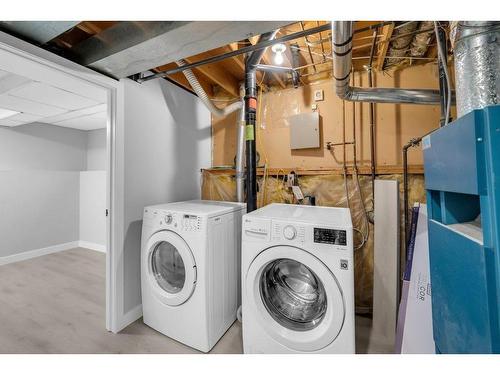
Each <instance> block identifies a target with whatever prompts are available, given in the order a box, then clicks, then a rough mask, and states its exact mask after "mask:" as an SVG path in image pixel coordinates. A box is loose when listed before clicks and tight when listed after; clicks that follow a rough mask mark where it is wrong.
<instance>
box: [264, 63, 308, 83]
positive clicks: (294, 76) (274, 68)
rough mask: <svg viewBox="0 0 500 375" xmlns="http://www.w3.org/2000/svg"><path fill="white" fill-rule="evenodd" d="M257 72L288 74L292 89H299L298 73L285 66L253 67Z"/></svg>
mask: <svg viewBox="0 0 500 375" xmlns="http://www.w3.org/2000/svg"><path fill="white" fill-rule="evenodd" d="M255 68H256V69H257V70H260V71H263V72H277V73H290V74H291V75H292V82H293V87H295V88H297V87H299V72H298V71H297V70H295V69H294V68H290V67H287V66H276V65H263V64H257V65H255Z"/></svg>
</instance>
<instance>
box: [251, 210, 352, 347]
mask: <svg viewBox="0 0 500 375" xmlns="http://www.w3.org/2000/svg"><path fill="white" fill-rule="evenodd" d="M352 233H353V232H352V221H351V215H350V212H349V210H348V209H346V208H334V207H317V206H316V207H314V206H302V205H288V204H270V205H268V206H266V207H263V208H261V209H259V210H256V211H253V212H251V213H248V214H246V215H244V216H243V226H242V306H243V348H244V352H245V353H344V354H349V353H354V352H355V338H354V272H353V268H354V267H353V266H354V262H353V260H354V259H353V242H352V241H353V235H352Z"/></svg>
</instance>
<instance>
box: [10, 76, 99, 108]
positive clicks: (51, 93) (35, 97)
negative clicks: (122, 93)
mask: <svg viewBox="0 0 500 375" xmlns="http://www.w3.org/2000/svg"><path fill="white" fill-rule="evenodd" d="M9 94H10V95H12V96H16V97H19V98H24V99H28V100H32V101H34V102H38V103H43V104H47V105H51V106H55V107H58V108H64V109H66V110H77V109H82V108H86V107H91V106H94V105H96V104H99V103H98V102H97V101H95V100H91V99H88V98H84V97H83V96H80V95H77V94H74V93H72V92H69V91H65V90H61V89H59V88H57V87H53V86H50V85H47V84H45V83H41V82H32V83H30V84H29V85H25V86H22V87H20V88H18V89H14V90H11V91H10V92H9Z"/></svg>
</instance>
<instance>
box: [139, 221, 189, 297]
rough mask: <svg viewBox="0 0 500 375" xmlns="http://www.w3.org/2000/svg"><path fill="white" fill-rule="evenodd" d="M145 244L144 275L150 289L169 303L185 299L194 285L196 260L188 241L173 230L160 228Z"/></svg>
mask: <svg viewBox="0 0 500 375" xmlns="http://www.w3.org/2000/svg"><path fill="white" fill-rule="evenodd" d="M146 246H147V248H148V255H147V262H148V272H147V279H148V281H149V285H150V287H151V288H152V290H153V292H154V293H155V294H156V296H157V297H158V298H159V299H160V300H161V301H162V302H163V303H165V304H167V305H170V306H178V305H181V304H183V303H184V302H186V301H187V300H188V299H189V297H191V295H192V294H193V291H194V288H195V286H196V263H195V260H194V257H193V254H192V252H191V250H190V248H189V246H188V245H187V243H186V242H185V241H184V240H183V239H182V237H181V236H179V235H178V234H176V233H174V232H171V231H160V232H156V233H155V234H153V235H152V236H151V237H150V239H149V241H148V243H147V245H146Z"/></svg>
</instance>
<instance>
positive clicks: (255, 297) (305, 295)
mask: <svg viewBox="0 0 500 375" xmlns="http://www.w3.org/2000/svg"><path fill="white" fill-rule="evenodd" d="M245 281H246V282H245V288H246V291H245V292H246V293H247V296H248V303H249V304H250V306H251V309H252V310H253V313H254V314H255V315H256V317H257V319H258V321H259V323H260V324H261V326H262V327H263V328H264V329H265V330H266V332H267V333H268V334H269V335H270V336H271V337H273V338H274V339H275V340H276V341H278V342H280V343H281V344H283V345H285V346H287V347H288V348H291V349H295V350H298V351H304V352H307V351H311V352H312V351H317V350H320V349H322V348H324V347H325V346H327V345H329V344H330V343H332V342H333V341H334V340H335V339H336V338H337V336H338V334H339V333H340V330H341V329H342V326H343V324H344V317H345V302H344V297H343V295H342V291H341V288H340V286H339V283H338V281H337V279H336V277H335V276H334V274H333V273H332V272H331V271H330V270H329V269H328V268H327V267H326V266H325V264H324V263H323V262H321V261H320V260H319V259H318V258H316V257H315V256H313V255H312V254H311V253H309V252H307V251H305V250H303V249H299V248H296V247H292V246H274V247H271V248H268V249H266V250H264V251H263V252H261V253H260V254H259V255H258V256H257V257H256V258H255V259H254V260H253V262H252V264H251V265H250V267H249V269H248V272H247V274H246V279H245Z"/></svg>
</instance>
